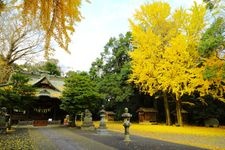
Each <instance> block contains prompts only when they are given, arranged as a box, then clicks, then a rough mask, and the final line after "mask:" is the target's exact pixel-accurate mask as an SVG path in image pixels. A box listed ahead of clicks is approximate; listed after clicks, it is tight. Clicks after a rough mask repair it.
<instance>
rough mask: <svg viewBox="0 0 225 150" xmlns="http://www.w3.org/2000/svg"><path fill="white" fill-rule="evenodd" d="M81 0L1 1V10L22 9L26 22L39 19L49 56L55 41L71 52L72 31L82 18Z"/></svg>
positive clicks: (46, 54) (46, 53)
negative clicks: (69, 47)
mask: <svg viewBox="0 0 225 150" xmlns="http://www.w3.org/2000/svg"><path fill="white" fill-rule="evenodd" d="M86 1H88V0H86ZM81 2H82V0H22V1H20V0H9V1H0V10H2V11H4V10H6V11H7V9H19V10H22V12H21V15H23V17H24V23H28V24H29V23H33V21H36V20H38V22H36V23H37V24H38V25H39V26H40V30H41V31H43V32H44V37H45V56H48V55H49V52H50V51H51V49H52V46H51V43H52V42H54V41H55V42H56V43H57V44H58V45H59V46H60V47H61V48H62V49H64V50H65V51H67V52H69V49H68V45H69V43H70V42H71V35H72V33H74V32H75V26H74V25H75V24H76V23H77V22H80V21H81V18H82V16H81V13H80V6H81ZM3 6H4V7H5V9H4V10H3Z"/></svg>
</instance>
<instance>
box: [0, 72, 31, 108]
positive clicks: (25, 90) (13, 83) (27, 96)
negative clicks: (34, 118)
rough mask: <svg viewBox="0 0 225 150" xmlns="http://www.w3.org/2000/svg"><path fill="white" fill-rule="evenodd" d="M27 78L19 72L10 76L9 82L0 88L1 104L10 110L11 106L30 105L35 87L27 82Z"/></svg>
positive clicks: (26, 106)
mask: <svg viewBox="0 0 225 150" xmlns="http://www.w3.org/2000/svg"><path fill="white" fill-rule="evenodd" d="M28 81H29V78H28V77H27V76H26V75H23V74H20V73H14V74H12V76H11V80H10V82H9V84H8V85H7V86H5V87H2V88H1V89H0V90H1V92H0V94H1V98H0V100H1V104H2V105H3V106H5V107H7V108H9V109H10V110H12V109H13V108H15V107H16V108H19V109H26V108H29V107H30V106H31V105H32V102H33V100H34V95H35V88H33V87H32V86H31V85H29V84H28Z"/></svg>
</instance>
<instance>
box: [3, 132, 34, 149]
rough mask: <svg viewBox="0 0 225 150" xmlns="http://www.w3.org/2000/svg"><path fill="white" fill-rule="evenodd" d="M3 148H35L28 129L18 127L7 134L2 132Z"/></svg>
mask: <svg viewBox="0 0 225 150" xmlns="http://www.w3.org/2000/svg"><path fill="white" fill-rule="evenodd" d="M0 149H1V150H33V149H34V148H33V144H32V142H31V139H30V136H29V133H28V129H25V128H18V129H16V130H12V131H9V132H8V133H7V134H0Z"/></svg>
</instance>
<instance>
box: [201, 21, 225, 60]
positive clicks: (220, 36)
mask: <svg viewBox="0 0 225 150" xmlns="http://www.w3.org/2000/svg"><path fill="white" fill-rule="evenodd" d="M224 32H225V21H224V18H222V17H219V18H217V19H216V20H215V21H214V22H213V23H212V24H211V26H210V27H209V28H208V29H207V30H206V31H205V33H204V34H203V36H202V38H201V41H200V43H199V48H198V50H199V53H200V54H201V56H202V57H205V58H206V57H209V56H211V55H212V53H213V52H215V51H218V52H219V51H221V50H223V49H224V47H225V36H224Z"/></svg>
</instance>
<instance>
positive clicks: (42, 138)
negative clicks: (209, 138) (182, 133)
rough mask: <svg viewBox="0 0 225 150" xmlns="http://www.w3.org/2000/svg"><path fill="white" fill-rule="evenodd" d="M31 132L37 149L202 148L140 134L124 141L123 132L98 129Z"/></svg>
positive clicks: (57, 129) (56, 129)
mask: <svg viewBox="0 0 225 150" xmlns="http://www.w3.org/2000/svg"><path fill="white" fill-rule="evenodd" d="M29 134H30V136H31V139H32V141H33V144H34V147H35V149H37V150H53V149H54V150H114V149H119V150H146V149H154V150H157V149H160V150H162V149H166V150H179V149H180V150H184V149H185V150H201V148H197V147H192V146H186V145H180V144H174V143H169V142H164V141H160V140H154V139H150V138H144V137H140V136H131V140H132V141H131V142H129V143H126V142H124V141H123V134H122V133H118V132H109V133H108V134H107V135H100V134H97V132H96V131H93V132H91V131H83V130H80V129H76V128H64V127H53V128H50V127H40V128H30V129H29Z"/></svg>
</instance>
